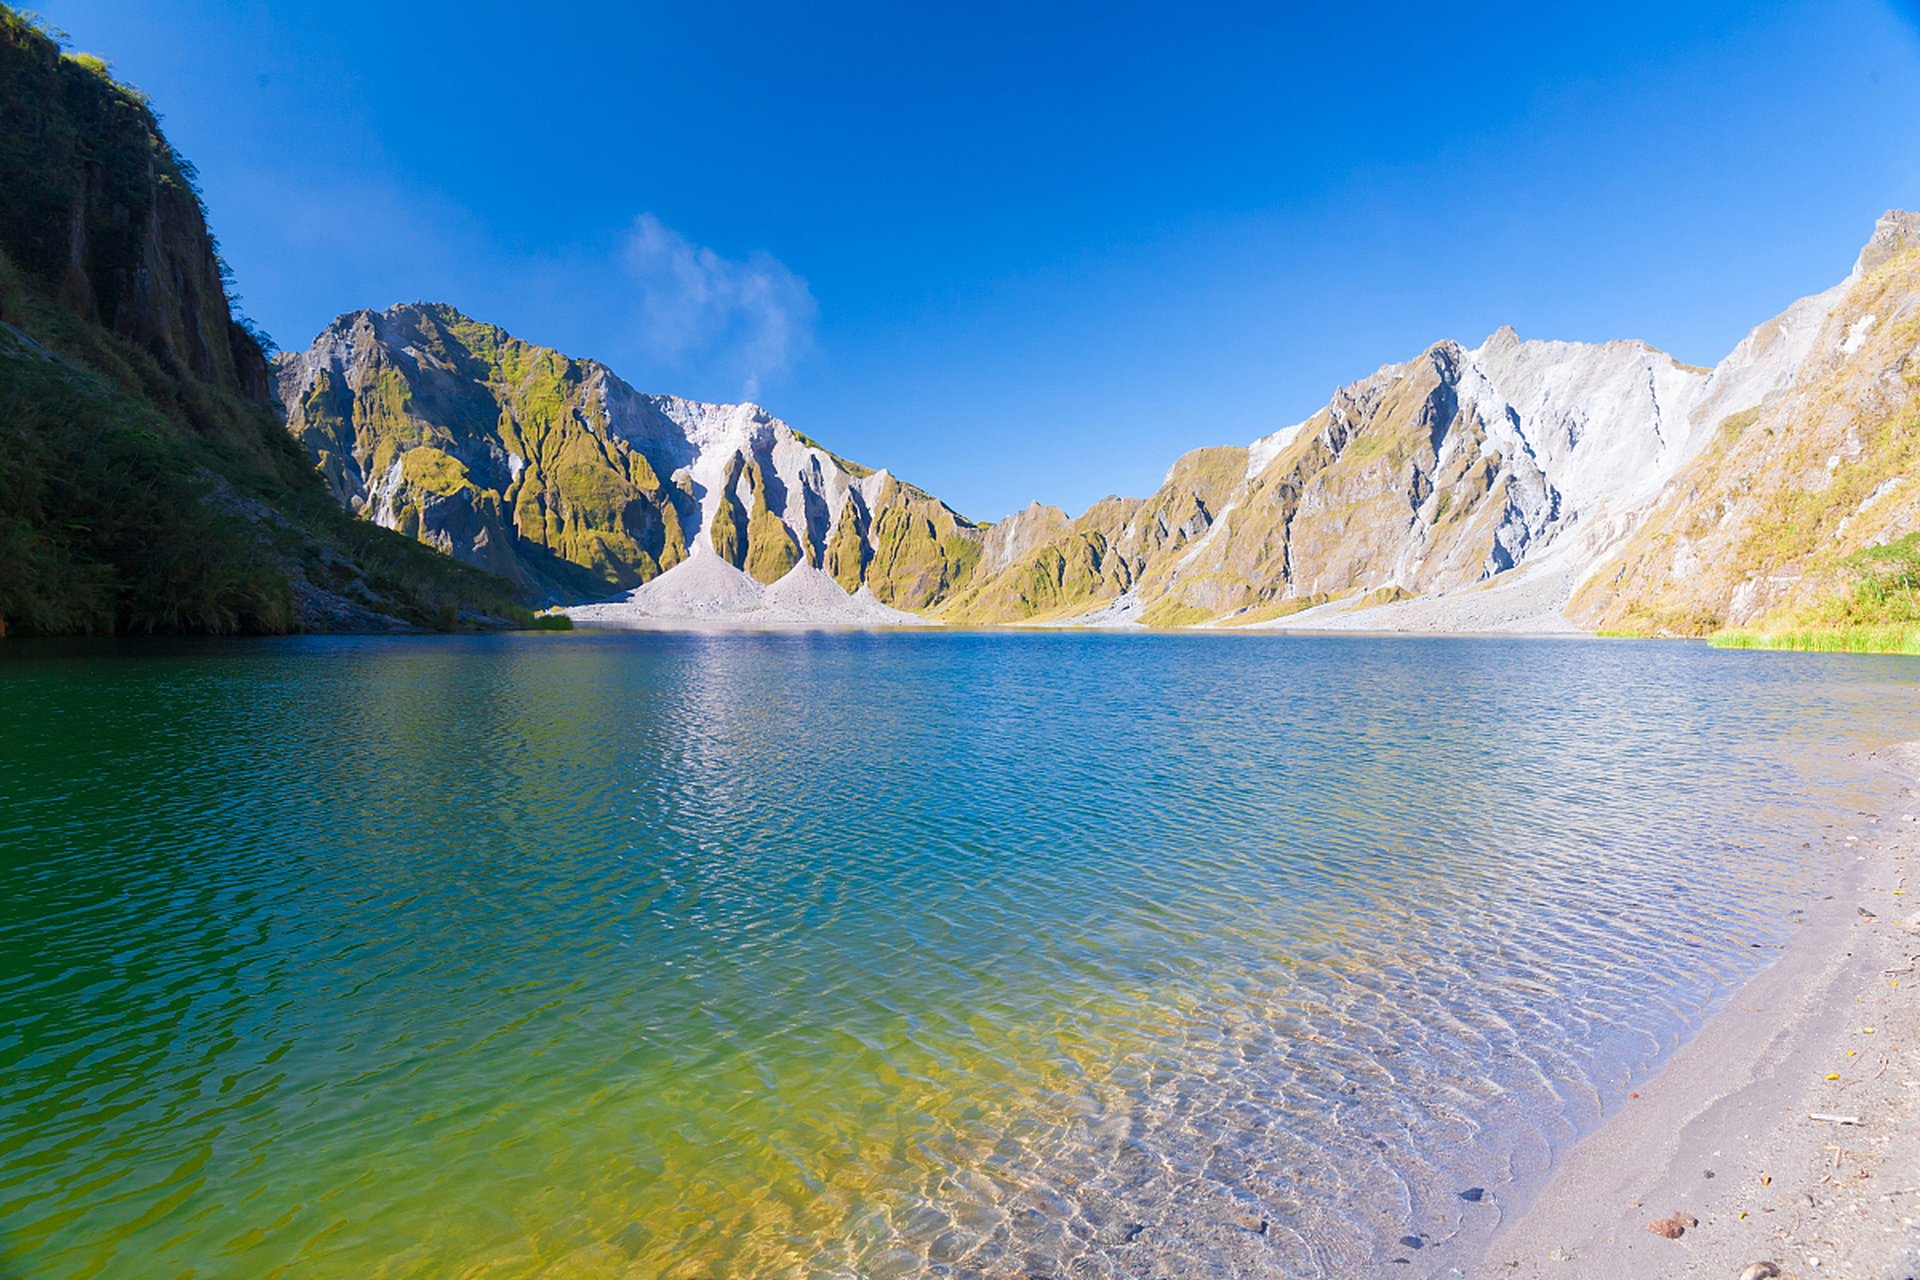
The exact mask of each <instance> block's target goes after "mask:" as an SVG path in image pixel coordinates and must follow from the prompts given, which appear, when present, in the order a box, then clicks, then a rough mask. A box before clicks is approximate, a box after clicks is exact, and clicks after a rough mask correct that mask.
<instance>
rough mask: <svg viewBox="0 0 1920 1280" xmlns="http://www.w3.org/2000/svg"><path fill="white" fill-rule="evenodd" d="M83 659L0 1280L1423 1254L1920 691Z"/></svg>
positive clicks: (296, 652)
mask: <svg viewBox="0 0 1920 1280" xmlns="http://www.w3.org/2000/svg"><path fill="white" fill-rule="evenodd" d="M73 652H74V647H73V646H71V645H69V646H66V648H65V650H64V651H55V650H52V649H47V648H40V647H35V646H25V645H17V644H14V643H13V642H9V644H8V647H7V651H6V655H5V658H4V659H0V814H3V815H4V816H3V817H0V865H3V866H4V867H5V870H6V876H7V885H8V893H7V895H6V897H5V900H4V906H0V912H4V920H3V921H0V923H4V928H3V929H0V1206H4V1208H3V1209H0V1250H4V1253H0V1259H3V1260H4V1261H3V1264H0V1270H4V1272H5V1274H7V1275H9V1276H13V1275H19V1276H22V1277H27V1276H32V1277H40V1276H59V1277H68V1276H73V1277H78V1276H104V1277H118V1276H129V1277H131V1276H150V1275H168V1276H177V1275H189V1274H191V1275H193V1276H195V1277H198V1278H201V1280H205V1278H207V1277H217V1278H222V1280H224V1278H227V1277H234V1278H236V1280H237V1278H239V1277H259V1276H268V1275H276V1274H283V1275H286V1276H290V1277H295V1276H297V1277H335V1276H339V1277H348V1276H352V1277H411V1276H419V1277H470V1278H473V1280H478V1278H479V1277H487V1278H488V1280H510V1278H518V1277H554V1278H558V1277H574V1276H578V1277H604V1276H632V1277H676V1278H681V1277H684V1278H689V1280H690V1278H693V1277H717V1276H741V1277H746V1276H754V1277H759V1276H769V1277H774V1276H796V1277H798V1276H808V1277H812V1276H821V1277H826V1276H859V1277H891V1276H902V1277H906V1276H951V1277H964V1276H994V1277H1000V1276H1015V1275H1027V1274H1039V1275H1047V1276H1061V1277H1065V1276H1279V1275H1286V1276H1346V1275H1361V1274H1373V1273H1376V1272H1385V1271H1391V1272H1392V1273H1393V1274H1396V1275H1427V1274H1445V1273H1446V1271H1447V1269H1448V1268H1449V1267H1451V1266H1454V1265H1461V1264H1464V1263H1465V1262H1467V1261H1468V1260H1470V1259H1471V1258H1473V1257H1474V1256H1475V1255H1476V1254H1477V1251H1478V1250H1479V1248H1480V1247H1481V1245H1482V1244H1483V1243H1484V1241H1485V1239H1486V1233H1487V1232H1488V1231H1489V1230H1490V1229H1491V1228H1492V1226H1493V1225H1494V1224H1495V1223H1496V1222H1497V1220H1498V1216H1499V1214H1500V1212H1501V1211H1502V1205H1503V1203H1508V1202H1510V1201H1511V1199H1512V1198H1513V1196H1514V1195H1515V1191H1514V1188H1515V1179H1516V1178H1518V1179H1520V1180H1521V1183H1522V1184H1524V1182H1525V1180H1526V1179H1527V1178H1528V1177H1529V1176H1530V1175H1534V1174H1537V1173H1538V1172H1539V1171H1540V1170H1541V1169H1542V1168H1543V1167H1544V1166H1545V1164H1546V1162H1547V1160H1548V1156H1549V1152H1550V1150H1551V1149H1552V1148H1554V1147H1557V1146H1561V1145H1563V1144H1565V1143H1566V1142H1568V1141H1569V1140H1571V1139H1572V1138H1573V1137H1574V1136H1576V1135H1577V1134H1578V1133H1579V1132H1583V1131H1585V1130H1586V1129H1588V1128H1590V1127H1591V1126H1592V1125H1593V1124H1594V1123H1595V1122H1596V1120H1597V1118H1598V1117H1599V1115H1600V1114H1601V1113H1602V1111H1603V1110H1606V1109H1608V1108H1610V1107H1611V1106H1612V1105H1614V1104H1615V1103H1616V1102H1617V1101H1618V1100H1619V1099H1620V1098H1622V1097H1623V1096H1624V1095H1625V1093H1626V1092H1627V1090H1628V1089H1629V1088H1630V1087H1631V1084H1632V1082H1633V1081H1634V1080H1635V1079H1637V1078H1639V1077H1640V1076H1643V1075H1644V1074H1645V1073H1646V1072H1647V1071H1648V1070H1649V1069H1650V1068H1651V1067H1652V1066H1653V1065H1655V1064H1657V1063H1658V1061H1659V1060H1660V1059H1661V1058H1662V1057H1663V1056H1664V1054H1665V1053H1666V1052H1667V1051H1668V1050H1669V1049H1671V1048H1672V1046H1673V1045H1674V1044H1675V1043H1676V1042H1677V1041H1678V1040H1679V1039H1680V1038H1681V1037H1683V1036H1684V1035H1685V1034H1686V1033H1687V1032H1688V1030H1689V1029H1690V1028H1692V1027H1694V1026H1696V1025H1698V1023H1699V1021H1700V1020H1701V1019H1702V1017H1703V1016H1705V1014H1706V1013H1707V1012H1708V1011H1709V1010H1710V1009H1711V1007H1712V1006H1713V1004H1714V1002H1715V1000H1716V999H1717V998H1719V997H1720V996H1722V995H1724V993H1725V992H1726V991H1727V989H1728V985H1729V984H1730V983H1734V982H1737V981H1738V980H1740V979H1741V978H1743V977H1744V976H1745V975H1747V974H1749V973H1750V972H1752V971H1753V970H1754V969H1756V968H1757V967H1758V966H1759V965H1761V964H1762V963H1764V962H1765V959H1766V958H1767V957H1769V956H1770V955H1772V954H1774V952H1773V951H1772V950H1771V949H1770V948H1772V947H1773V946H1775V945H1776V944H1778V943H1779V942H1780V941H1781V940H1782V939H1783V938H1784V937H1785V933H1786V930H1787V929H1788V927H1789V926H1788V924H1787V923H1786V921H1785V918H1784V917H1785V913H1786V912H1787V910H1788V909H1790V907H1791V906H1792V905H1793V904H1794V903H1795V902H1797V901H1798V900H1799V899H1800V898H1801V897H1803V896H1804V895H1805V894H1806V893H1807V892H1809V890H1810V888H1811V886H1812V885H1813V884H1814V883H1815V881H1816V878H1817V876H1818V874H1819V872H1820V871H1821V869H1822V868H1823V867H1824V866H1826V865H1827V864H1828V860H1829V859H1830V857H1831V854H1830V853H1829V852H1827V851H1825V850H1823V848H1822V847H1821V843H1820V841H1819V840H1818V839H1815V838H1813V837H1812V836H1810V834H1809V831H1810V830H1813V831H1817V830H1818V829H1819V827H1820V825H1821V824H1823V823H1826V822H1829V821H1831V820H1832V817H1831V814H1832V812H1833V811H1834V810H1835V809H1836V808H1838V807H1840V806H1845V805H1848V804H1851V803H1852V802H1854V801H1855V800H1856V799H1857V791H1856V786H1857V782H1856V775H1855V773H1854V772H1853V768H1854V766H1853V765H1851V764H1850V763H1849V762H1848V761H1847V759H1846V754H1847V753H1848V752H1849V751H1861V752H1863V753H1864V751H1865V750H1866V749H1868V748H1870V747H1872V746H1874V745H1877V744H1879V743H1881V742H1884V741H1889V740H1892V739H1895V738H1898V737H1903V736H1907V734H1906V732H1905V731H1904V730H1903V729H1902V728H1901V725H1902V723H1903V722H1907V723H1910V722H1911V718H1912V715H1913V712H1914V709H1915V705H1916V703H1915V698H1914V688H1913V686H1914V682H1913V678H1912V677H1913V673H1914V671H1915V667H1914V666H1913V665H1912V663H1911V660H1902V659H1872V658H1841V657H1825V656H1811V655H1752V654H1729V653H1722V652H1716V651H1712V650H1709V649H1706V648H1704V647H1700V646H1695V645H1678V644H1650V643H1632V642H1610V643H1598V642H1591V641H1579V640H1572V641H1527V640H1495V639H1476V640H1413V639H1370V638H1338V637H1322V638H1299V639H1295V638H1288V637H1276V636H1212V635H1103V634H997V635H990V636H981V635H964V634H951V635H950V634H933V635H927V634H891V633H888V634H798V635H736V636H706V635H668V634H638V635H617V634H595V633H573V634H570V635H568V634H548V635H530V636H509V637H470V638H409V639H394V640H387V639H380V640H370V639H300V640H290V641H270V642H258V643H253V642H228V643H224V644H212V643H209V644H170V645H152V644H150V645H144V646H124V645H101V646H98V647H95V648H91V649H83V650H80V652H81V653H82V655H83V656H80V657H74V656H71V654H72V653H73ZM1803 842H1804V843H1803ZM1809 845H1810V847H1807V846H1809ZM1472 1186H1483V1187H1486V1188H1487V1189H1488V1193H1487V1195H1486V1197H1485V1198H1484V1200H1482V1201H1481V1202H1478V1203H1474V1202H1469V1201H1465V1200H1463V1199H1461V1197H1460V1196H1459V1194H1458V1193H1459V1191H1460V1190H1461V1189H1463V1188H1467V1187H1472ZM1407 1240H1411V1241H1414V1242H1416V1243H1417V1244H1418V1245H1419V1247H1418V1248H1414V1247H1411V1246H1410V1245H1408V1244H1406V1243H1403V1241H1407ZM1401 1258H1404V1259H1407V1262H1406V1263H1405V1264H1404V1265H1403V1264H1400V1263H1398V1262H1396V1261H1395V1260H1396V1259H1401Z"/></svg>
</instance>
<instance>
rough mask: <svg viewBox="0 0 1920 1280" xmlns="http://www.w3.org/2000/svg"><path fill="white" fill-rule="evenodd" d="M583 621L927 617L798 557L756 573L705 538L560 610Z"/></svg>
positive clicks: (875, 623)
mask: <svg viewBox="0 0 1920 1280" xmlns="http://www.w3.org/2000/svg"><path fill="white" fill-rule="evenodd" d="M565 613H566V614H567V616H568V617H570V618H572V619H573V621H574V623H575V625H577V626H581V627H605V628H616V629H617V628H632V629H648V630H684V629H696V630H753V629H760V628H775V629H779V628H802V629H804V628H814V627H917V626H925V625H926V621H925V619H923V618H921V617H920V616H919V615H917V614H912V613H908V612H906V611H905V610H902V609H895V608H892V607H891V606H889V605H885V604H882V603H881V602H880V601H879V600H877V599H876V598H875V597H874V594H873V592H871V591H870V590H868V589H867V587H866V585H865V584H864V583H863V584H862V585H861V587H860V590H859V591H858V592H856V593H854V594H851V595H849V594H848V593H847V591H846V589H845V588H843V587H842V586H841V585H840V584H839V583H837V582H835V581H834V580H833V578H832V577H831V576H829V575H828V574H826V573H825V572H823V571H821V570H820V569H817V568H815V567H813V566H812V565H809V564H804V563H802V564H797V565H795V566H794V567H793V568H792V569H791V570H789V571H788V572H787V574H786V576H785V577H783V578H781V579H780V580H779V581H777V582H774V583H772V584H771V585H765V586H763V585H762V584H760V583H758V582H756V581H754V580H753V579H752V578H750V577H748V576H747V575H746V574H745V573H742V572H741V571H740V570H738V569H736V568H734V567H733V566H732V565H730V564H728V563H727V562H726V561H725V560H722V559H721V558H720V557H719V556H717V555H715V554H714V553H713V552H712V551H709V550H708V549H707V548H706V547H704V546H696V547H695V548H694V552H693V555H692V556H691V557H689V558H688V559H686V560H683V561H682V562H681V563H679V564H677V565H675V566H674V567H673V568H671V569H669V570H667V571H666V572H665V573H663V574H661V575H660V576H659V577H657V578H655V579H654V580H653V581H651V582H649V583H647V584H646V585H644V586H641V587H636V588H635V589H634V590H632V591H630V592H628V593H627V595H626V597H625V598H624V599H621V600H614V601H609V602H607V603H605V604H589V605H577V606H575V607H573V608H571V609H567V610H565Z"/></svg>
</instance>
